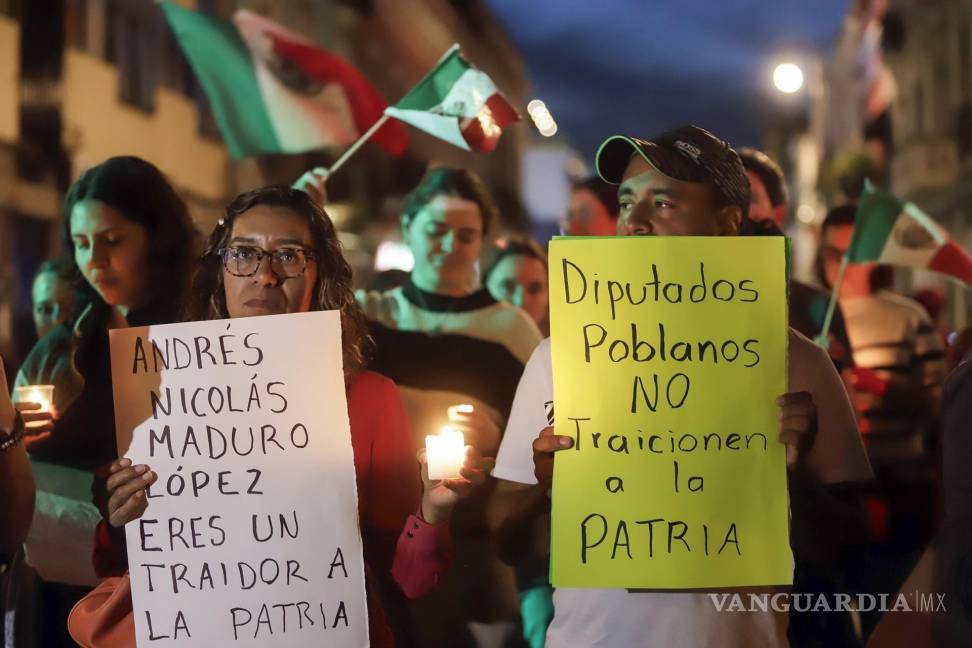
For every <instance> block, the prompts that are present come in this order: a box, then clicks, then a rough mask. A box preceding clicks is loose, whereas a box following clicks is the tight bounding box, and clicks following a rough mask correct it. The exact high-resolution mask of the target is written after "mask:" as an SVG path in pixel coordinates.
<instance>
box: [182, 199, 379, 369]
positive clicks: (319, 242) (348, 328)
mask: <svg viewBox="0 0 972 648" xmlns="http://www.w3.org/2000/svg"><path fill="white" fill-rule="evenodd" d="M257 206H266V207H277V208H284V209H289V210H291V211H292V212H294V213H295V214H299V215H300V216H301V217H303V218H304V219H306V221H307V224H308V226H309V227H310V232H311V240H312V242H313V252H314V255H315V256H314V258H315V261H316V263H317V283H316V284H315V286H314V292H313V296H312V299H311V306H310V310H312V311H321V310H338V311H341V342H342V347H343V358H344V377H345V385H346V386H350V384H351V383H352V382H353V381H354V378H355V376H357V374H358V373H359V372H360V371H361V370H362V369H363V367H364V365H365V362H366V356H367V354H368V352H370V349H371V344H372V341H371V337H370V336H369V334H368V324H367V320H366V319H365V316H364V313H363V312H362V310H361V308H360V306H358V302H357V301H356V300H355V298H354V292H353V291H352V289H351V266H350V265H349V264H348V262H347V261H346V260H345V258H344V255H343V254H342V252H341V243H340V242H339V241H338V236H337V230H336V229H335V228H334V224H333V223H332V222H331V219H330V218H329V217H328V215H327V213H326V212H325V211H324V210H323V209H322V208H321V207H320V206H319V205H318V204H317V203H315V202H314V201H313V200H312V199H311V198H310V196H308V195H307V194H306V193H304V192H303V191H300V190H298V189H294V188H292V187H289V186H286V185H272V186H269V187H263V188H261V189H255V190H253V191H248V192H246V193H243V194H240V195H239V196H237V197H236V198H235V199H234V200H233V201H232V202H231V203H230V204H229V205H228V206H227V207H226V215H225V216H224V217H223V218H221V219H220V221H219V223H218V224H217V225H216V228H215V229H214V230H213V232H212V234H210V235H209V238H208V239H207V241H206V246H205V249H204V250H203V253H202V255H201V256H200V257H199V259H198V260H197V261H196V265H195V269H194V271H193V275H192V284H191V290H190V293H189V295H190V296H189V299H188V301H187V303H186V312H185V318H186V319H187V320H188V321H199V320H210V319H225V318H228V317H229V312H228V311H227V309H226V291H225V289H224V286H223V263H222V259H221V257H220V254H219V250H220V249H222V248H225V247H226V246H227V245H228V244H229V241H230V238H231V236H232V234H233V223H234V222H235V221H236V219H237V218H238V217H239V216H240V215H241V214H244V213H246V212H247V211H249V210H250V209H253V208H254V207H257Z"/></svg>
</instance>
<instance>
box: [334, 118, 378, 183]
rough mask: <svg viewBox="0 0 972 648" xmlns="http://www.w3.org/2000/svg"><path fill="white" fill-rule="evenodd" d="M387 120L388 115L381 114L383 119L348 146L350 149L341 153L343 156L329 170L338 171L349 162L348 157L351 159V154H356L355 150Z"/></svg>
mask: <svg viewBox="0 0 972 648" xmlns="http://www.w3.org/2000/svg"><path fill="white" fill-rule="evenodd" d="M386 121H388V115H382V116H381V119H379V120H378V121H376V122H375V123H374V124H372V125H371V128H369V129H368V130H367V131H365V133H364V135H362V136H361V137H359V138H358V139H357V140H356V141H355V142H354V144H352V145H351V146H349V147H348V150H346V151H345V152H344V153H342V154H341V157H339V158H338V159H337V160H335V162H334V164H332V165H331V168H330V169H329V172H330V173H332V174H333V173H334V172H335V171H337V170H338V169H340V168H341V167H342V166H344V163H345V162H347V161H348V159H350V158H351V156H352V155H354V154H355V152H356V151H357V150H358V149H359V148H361V145H362V144H364V143H365V142H367V141H368V139H370V138H371V136H372V135H374V134H375V133H377V132H378V129H379V128H381V127H382V126H384V125H385V122H386Z"/></svg>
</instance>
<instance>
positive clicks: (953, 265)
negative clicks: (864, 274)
mask: <svg viewBox="0 0 972 648" xmlns="http://www.w3.org/2000/svg"><path fill="white" fill-rule="evenodd" d="M847 261H848V262H849V263H866V262H877V263H886V264H889V265H901V266H910V267H912V268H925V269H928V270H934V271H935V272H940V273H942V274H946V275H950V276H952V277H954V278H956V279H958V280H960V281H963V282H965V283H967V284H972V256H969V253H968V252H966V251H965V250H964V249H962V247H961V246H960V245H959V244H958V243H956V242H955V241H954V240H953V239H952V237H950V236H949V235H948V232H946V231H945V230H944V229H943V228H942V227H941V226H940V225H939V224H938V223H936V222H935V221H933V220H932V219H931V217H929V216H928V215H927V214H926V213H925V212H923V211H921V210H920V209H918V207H916V206H915V205H914V204H913V203H910V202H903V201H901V200H899V199H898V198H896V197H894V196H893V195H891V194H889V193H886V192H883V191H878V190H876V189H875V188H874V187H873V186H871V184H870V183H867V185H865V187H864V192H863V193H862V194H861V200H860V203H858V207H857V219H856V222H855V225H854V236H853V238H852V239H851V244H850V248H849V249H848V250H847Z"/></svg>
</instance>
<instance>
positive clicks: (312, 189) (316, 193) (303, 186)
mask: <svg viewBox="0 0 972 648" xmlns="http://www.w3.org/2000/svg"><path fill="white" fill-rule="evenodd" d="M386 121H388V115H382V116H381V118H380V119H379V120H378V121H376V122H375V123H374V124H372V125H371V128H369V129H368V130H367V131H366V132H365V133H364V134H363V135H362V136H361V137H359V138H358V139H357V140H355V142H354V144H352V145H351V146H349V147H348V150H346V151H345V152H344V153H342V154H341V157H339V158H338V159H337V160H336V161H335V162H334V165H333V166H331V168H329V169H328V168H325V167H316V168H313V169H311V170H310V171H308V172H307V173H305V174H304V175H302V176H300V177H299V178H297V180H296V181H295V182H294V184H293V187H294V189H300V190H301V191H303V192H305V193H307V194H308V195H309V196H310V197H311V198H312V199H313V200H314V202H316V203H317V204H318V205H321V206H322V207H323V206H324V205H325V204H326V203H327V190H326V189H325V187H324V184H325V183H326V182H327V179H328V178H330V177H331V174H333V173H334V172H335V171H337V170H338V169H340V168H341V167H342V166H343V165H344V163H345V162H347V161H348V159H350V158H351V156H352V155H354V153H355V151H357V150H358V149H359V148H361V145H362V144H364V143H365V142H367V141H368V138H369V137H371V136H372V135H374V134H375V133H376V132H378V129H379V128H381V127H382V125H383V124H384V123H385V122H386Z"/></svg>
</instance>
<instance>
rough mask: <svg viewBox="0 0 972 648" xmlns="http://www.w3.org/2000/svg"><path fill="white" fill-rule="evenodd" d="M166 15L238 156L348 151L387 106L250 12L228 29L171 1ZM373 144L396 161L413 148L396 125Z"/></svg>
mask: <svg viewBox="0 0 972 648" xmlns="http://www.w3.org/2000/svg"><path fill="white" fill-rule="evenodd" d="M162 10H163V12H164V14H165V17H166V19H167V20H168V23H169V26H170V27H171V28H172V32H173V33H174V34H175V37H176V40H177V41H178V42H179V45H180V46H181V47H182V50H183V52H184V53H185V55H186V59H187V60H188V61H189V64H190V65H191V66H192V68H193V70H194V72H195V74H196V77H197V78H198V79H199V83H200V85H201V86H202V87H203V90H204V91H205V92H206V96H207V98H208V99H209V103H210V106H211V107H212V109H213V114H214V116H215V118H216V123H217V124H218V125H219V128H220V131H221V132H222V134H223V139H224V140H225V142H226V146H227V148H228V149H229V151H230V154H231V155H232V156H233V157H234V158H237V159H238V158H241V157H245V156H247V155H260V154H267V153H299V152H303V151H310V150H313V149H319V148H323V147H328V146H346V145H348V144H351V143H352V142H354V141H355V140H357V139H358V137H359V136H360V135H361V134H362V133H364V132H365V131H366V130H368V128H369V127H370V126H371V125H372V124H374V123H375V122H376V121H377V120H378V119H380V118H381V117H382V113H383V111H384V109H385V108H386V107H387V103H386V102H385V100H384V99H382V97H381V95H380V94H379V93H378V91H377V90H376V89H375V88H374V87H373V86H372V85H371V84H370V83H369V82H368V80H367V79H365V78H364V76H362V75H361V73H360V72H358V71H357V70H356V69H355V68H354V67H352V66H351V65H350V64H349V63H348V62H347V61H345V60H344V59H342V58H341V57H339V56H337V55H336V54H333V53H331V52H328V51H327V50H325V49H323V48H321V47H318V46H317V45H315V44H314V43H313V42H311V41H309V40H308V39H306V38H304V37H303V36H301V35H299V34H297V33H295V32H292V31H290V30H287V29H286V28H284V27H282V26H280V25H278V24H277V23H275V22H273V21H271V20H267V19H266V18H263V17H262V16H259V15H257V14H255V13H253V12H250V11H246V10H241V11H237V12H236V14H234V16H233V23H229V22H226V21H224V20H221V19H219V18H216V17H214V16H210V15H207V14H204V13H200V12H196V11H192V10H190V9H185V8H183V7H180V6H179V5H177V4H175V3H173V2H163V3H162ZM373 139H374V140H375V141H376V142H377V143H378V144H380V145H381V146H382V147H384V148H385V149H386V150H387V151H389V152H390V153H392V154H394V155H397V154H400V153H402V152H403V151H404V150H405V148H406V146H407V145H408V136H407V135H406V133H405V129H404V128H403V127H402V126H401V125H400V124H397V123H395V122H388V123H386V124H384V125H383V126H382V127H381V129H379V130H378V131H377V132H376V133H375V134H374V136H373Z"/></svg>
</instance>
